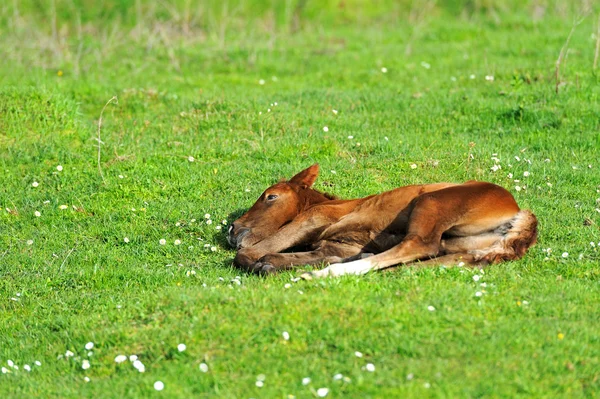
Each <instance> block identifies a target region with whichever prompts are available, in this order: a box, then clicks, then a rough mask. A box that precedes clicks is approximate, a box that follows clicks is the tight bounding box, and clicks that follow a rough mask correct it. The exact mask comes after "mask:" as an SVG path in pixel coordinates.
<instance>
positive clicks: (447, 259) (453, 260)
mask: <svg viewBox="0 0 600 399" xmlns="http://www.w3.org/2000/svg"><path fill="white" fill-rule="evenodd" d="M487 265H489V262H488V261H487V260H483V259H478V257H477V256H476V255H474V254H472V253H469V252H460V253H454V254H450V255H442V256H437V257H435V258H431V259H427V260H417V261H414V262H410V263H406V264H403V265H397V266H390V267H388V268H386V269H383V270H382V271H383V272H388V271H394V270H398V269H399V268H407V267H409V268H411V269H412V268H415V269H417V268H418V269H420V268H428V267H435V266H447V267H454V266H458V267H462V266H464V267H469V268H472V267H484V266H487Z"/></svg>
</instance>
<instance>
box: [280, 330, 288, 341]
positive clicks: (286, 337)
mask: <svg viewBox="0 0 600 399" xmlns="http://www.w3.org/2000/svg"><path fill="white" fill-rule="evenodd" d="M281 335H282V336H283V339H285V340H286V341H289V340H290V333H289V332H287V331H284V332H282V333H281Z"/></svg>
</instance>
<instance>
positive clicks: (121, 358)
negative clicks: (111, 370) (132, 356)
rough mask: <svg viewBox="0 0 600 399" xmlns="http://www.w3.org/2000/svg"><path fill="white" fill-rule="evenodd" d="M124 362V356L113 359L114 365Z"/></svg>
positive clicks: (125, 358)
mask: <svg viewBox="0 0 600 399" xmlns="http://www.w3.org/2000/svg"><path fill="white" fill-rule="evenodd" d="M125 360H127V356H125V355H118V356H117V357H115V363H123V362H124V361H125Z"/></svg>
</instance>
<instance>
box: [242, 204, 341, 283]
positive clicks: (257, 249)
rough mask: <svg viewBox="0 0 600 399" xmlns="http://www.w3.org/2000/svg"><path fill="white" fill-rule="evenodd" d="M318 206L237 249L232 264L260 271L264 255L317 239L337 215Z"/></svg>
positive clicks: (252, 270) (248, 269)
mask: <svg viewBox="0 0 600 399" xmlns="http://www.w3.org/2000/svg"><path fill="white" fill-rule="evenodd" d="M319 208H320V207H318V206H317V207H315V208H312V209H309V210H308V211H306V212H304V213H302V214H300V215H298V216H297V217H296V218H295V219H294V220H292V221H291V222H290V223H288V224H287V225H285V226H284V227H282V228H281V229H279V231H278V232H277V233H275V234H274V235H272V236H271V237H268V238H266V239H264V240H263V241H260V242H259V243H257V244H255V245H253V246H251V247H248V248H242V249H240V250H239V251H238V253H237V255H236V256H235V259H234V260H233V264H234V265H235V266H236V267H239V268H241V269H244V270H247V271H250V272H262V268H263V266H264V265H262V264H260V263H259V262H258V260H259V259H261V258H262V257H263V256H265V255H269V254H277V253H279V252H281V251H283V250H286V249H288V248H291V247H294V246H299V245H306V244H309V243H312V242H315V241H317V240H318V239H319V236H320V234H321V232H322V231H323V230H324V229H325V228H326V227H327V226H329V225H330V224H332V223H334V222H335V221H336V220H337V219H338V218H339V215H336V214H335V212H323V211H322V209H319Z"/></svg>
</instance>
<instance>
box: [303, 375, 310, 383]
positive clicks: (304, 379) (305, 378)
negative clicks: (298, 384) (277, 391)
mask: <svg viewBox="0 0 600 399" xmlns="http://www.w3.org/2000/svg"><path fill="white" fill-rule="evenodd" d="M308 384H310V377H304V378H303V379H302V385H308Z"/></svg>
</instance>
